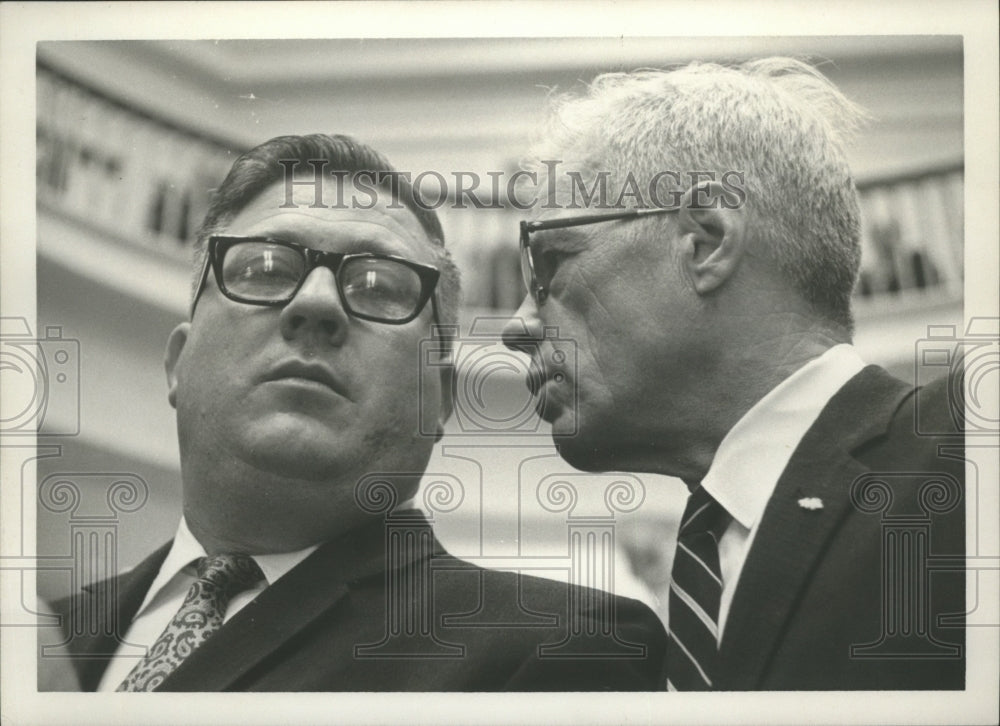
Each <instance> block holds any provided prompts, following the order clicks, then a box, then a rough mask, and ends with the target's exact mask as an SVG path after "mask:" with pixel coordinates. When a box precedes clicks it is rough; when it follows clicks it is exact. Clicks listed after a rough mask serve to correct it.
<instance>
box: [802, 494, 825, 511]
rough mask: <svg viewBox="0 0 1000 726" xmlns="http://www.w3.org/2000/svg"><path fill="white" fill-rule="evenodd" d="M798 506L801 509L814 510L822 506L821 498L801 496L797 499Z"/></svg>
mask: <svg viewBox="0 0 1000 726" xmlns="http://www.w3.org/2000/svg"><path fill="white" fill-rule="evenodd" d="M799 506H800V507H802V508H803V509H809V510H811V511H815V510H817V509H822V508H823V500H822V499H820V498H819V497H802V498H801V499H800V500H799Z"/></svg>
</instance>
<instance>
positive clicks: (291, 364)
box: [263, 360, 347, 398]
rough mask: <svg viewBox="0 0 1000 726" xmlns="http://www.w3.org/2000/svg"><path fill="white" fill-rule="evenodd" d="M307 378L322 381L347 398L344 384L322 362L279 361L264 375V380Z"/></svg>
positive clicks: (307, 379) (316, 381) (317, 381)
mask: <svg viewBox="0 0 1000 726" xmlns="http://www.w3.org/2000/svg"><path fill="white" fill-rule="evenodd" d="M296 379H298V380H306V381H313V382H315V383H320V384H322V385H324V386H326V387H327V388H329V389H330V390H332V391H333V392H334V393H336V394H337V395H339V396H343V397H344V398H347V391H346V390H345V389H344V386H343V384H342V383H341V382H340V380H339V379H338V378H337V376H335V375H334V374H333V371H331V370H330V369H329V368H327V367H326V366H325V365H323V364H322V363H316V362H306V361H301V360H290V361H285V362H284V363H279V364H278V365H276V366H275V367H274V368H272V369H271V370H269V371H268V372H267V374H265V375H264V377H263V381H264V382H269V381H282V380H296Z"/></svg>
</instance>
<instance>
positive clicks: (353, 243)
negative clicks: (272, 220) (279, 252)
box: [254, 230, 405, 254]
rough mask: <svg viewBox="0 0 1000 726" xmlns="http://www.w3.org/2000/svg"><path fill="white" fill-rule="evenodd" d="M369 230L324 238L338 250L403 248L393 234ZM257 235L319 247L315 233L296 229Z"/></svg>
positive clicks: (390, 250)
mask: <svg viewBox="0 0 1000 726" xmlns="http://www.w3.org/2000/svg"><path fill="white" fill-rule="evenodd" d="M371 232H372V231H371V230H366V231H359V232H357V233H352V234H343V233H341V234H337V235H330V236H329V237H328V238H326V239H327V240H328V241H329V243H330V244H332V245H334V246H335V247H336V251H338V252H348V253H350V252H382V253H385V254H400V253H401V252H402V251H404V250H405V245H404V244H402V243H399V242H396V241H395V240H396V239H397V238H396V237H395V236H393V237H391V238H390V237H388V236H385V235H379V234H372V233H371ZM254 236H259V237H266V238H268V239H275V240H279V241H282V242H295V243H296V244H300V245H303V246H305V247H310V248H313V249H319V247H318V246H317V244H316V242H317V237H316V234H315V233H314V232H313V233H309V232H301V231H298V230H280V231H273V232H261V233H260V234H259V235H254Z"/></svg>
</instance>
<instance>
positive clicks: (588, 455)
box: [504, 58, 965, 690]
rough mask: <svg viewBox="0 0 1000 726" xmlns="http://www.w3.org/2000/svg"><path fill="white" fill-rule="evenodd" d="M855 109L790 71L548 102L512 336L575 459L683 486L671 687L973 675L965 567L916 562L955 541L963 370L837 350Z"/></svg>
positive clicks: (678, 80)
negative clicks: (881, 363)
mask: <svg viewBox="0 0 1000 726" xmlns="http://www.w3.org/2000/svg"><path fill="white" fill-rule="evenodd" d="M862 116H863V114H862V113H861V112H860V110H859V109H857V108H856V107H855V106H854V105H853V104H852V103H851V102H850V101H849V100H848V99H847V98H845V96H844V95H843V94H842V93H840V92H839V91H838V90H837V89H836V88H835V87H834V86H833V85H832V84H831V83H830V82H829V81H828V80H827V79H826V78H824V77H823V76H822V75H821V74H820V73H819V72H818V71H816V70H815V69H814V68H812V67H811V66H809V65H807V64H805V63H803V62H800V61H797V60H792V59H787V58H770V59H765V60H758V61H751V62H747V63H744V64H743V65H741V66H738V67H724V66H721V65H716V64H703V63H693V64H691V65H689V66H687V67H684V68H680V69H678V70H675V71H672V72H660V71H644V72H637V73H616V74H608V75H603V76H601V77H599V78H597V79H596V80H595V81H594V82H593V83H592V84H591V85H590V86H589V88H588V90H587V91H586V92H585V93H584V94H582V95H576V96H572V95H570V96H562V97H556V98H555V99H554V102H553V109H552V118H551V123H550V124H549V125H548V127H547V133H546V134H545V135H544V137H543V139H542V141H540V142H539V143H538V145H537V146H536V147H535V148H534V149H533V151H532V154H531V156H530V157H529V159H530V160H529V162H528V164H527V169H526V176H530V177H531V178H532V179H533V180H534V182H536V186H535V187H534V189H533V193H534V195H535V200H536V202H537V203H536V206H535V209H536V212H537V216H536V217H535V218H533V219H532V220H530V221H524V222H522V223H521V252H522V270H523V272H524V277H525V283H526V285H527V287H528V291H529V294H528V296H527V297H526V299H525V301H524V303H523V304H522V306H521V308H520V309H519V310H518V312H517V315H516V316H515V317H514V318H513V319H512V320H511V322H510V323H509V324H508V326H507V328H506V330H505V333H504V336H505V342H506V343H507V344H508V346H510V347H512V348H515V349H521V350H523V351H524V352H526V353H529V354H531V355H532V356H533V370H534V371H535V374H533V375H532V376H531V379H530V380H529V386H530V387H531V389H532V390H533V391H534V392H535V393H537V394H538V399H539V400H538V409H539V412H540V415H541V416H542V417H543V418H545V419H546V420H547V421H549V422H551V424H552V434H553V438H554V440H555V442H556V443H557V445H558V447H559V450H560V453H561V455H562V456H563V457H564V458H565V459H566V460H567V461H568V462H569V463H571V464H573V465H575V466H577V467H579V468H581V469H584V470H588V471H595V470H598V471H600V470H627V471H637V472H653V473H658V474H665V475H669V476H674V477H678V478H680V479H681V480H683V481H684V482H685V484H687V487H688V489H689V491H690V495H689V497H688V504H687V508H686V510H685V512H684V514H683V516H682V517H681V524H680V526H679V530H678V533H677V544H676V547H675V548H674V549H673V552H674V555H673V560H672V572H671V582H670V594H669V604H668V638H669V640H668V655H667V659H666V662H665V665H664V672H663V680H662V682H661V685H662V686H664V687H666V688H667V689H669V690H758V689H759V690H779V689H781V690H784V689H789V690H809V689H820V690H827V689H958V688H962V687H963V685H964V659H963V642H964V619H963V615H962V614H963V613H964V612H965V603H964V577H963V574H962V572H961V569H960V568H961V565H960V564H958V565H955V566H954V567H953V568H952V569H951V570H950V571H947V570H944V571H937V572H934V573H933V576H932V577H930V579H929V582H928V579H927V578H928V577H929V575H928V572H927V569H926V562H927V560H926V558H927V553H928V552H933V553H935V554H940V555H944V556H948V557H951V558H954V559H952V562H959V563H960V562H961V559H960V558H961V557H962V555H963V553H964V511H963V510H964V507H963V506H961V504H962V496H963V488H964V485H963V481H964V479H963V474H964V465H963V461H962V455H961V447H962V441H963V439H962V435H961V427H962V422H961V420H959V419H960V418H961V416H953V415H952V414H950V413H949V409H948V406H947V404H948V400H947V396H948V393H949V391H951V392H955V391H960V390H961V379H960V378H957V379H955V380H950V381H942V382H940V383H939V384H937V385H931V386H928V387H926V388H924V389H921V390H918V391H914V390H913V389H912V386H909V385H907V384H905V383H903V382H902V381H899V380H896V379H895V378H893V377H892V376H890V375H889V374H888V373H886V372H885V371H884V370H882V369H880V368H878V367H877V366H867V365H865V363H864V362H863V361H862V359H861V357H860V356H859V354H858V352H857V351H856V350H855V348H854V347H853V346H852V345H851V340H852V333H853V319H852V313H851V294H852V290H853V286H854V282H855V279H856V277H857V274H858V267H859V261H860V222H859V206H858V200H857V194H856V191H855V188H854V184H853V180H852V177H851V172H850V169H849V168H848V164H847V161H846V158H845V153H844V145H845V143H846V140H847V139H848V137H849V135H850V133H851V132H852V130H853V129H854V127H855V126H857V124H858V122H859V121H860V120H861V119H862ZM553 330H558V338H559V339H563V340H566V339H569V340H573V341H576V343H577V345H578V358H577V367H576V369H575V372H574V371H569V372H567V371H560V375H558V376H557V375H555V374H554V373H553V372H552V371H550V370H547V369H546V361H547V360H549V359H550V358H551V353H552V351H551V350H549V347H550V346H551V345H553V343H552V342H551V341H552V340H553V336H552V335H551V331H553ZM949 384H950V385H949ZM917 409H919V415H920V417H921V421H922V422H923V423H924V424H925V425H924V426H921V427H920V432H921V433H919V434H918V427H917V426H916V424H915V420H916V419H915V416H916V412H917ZM953 410H954V409H953ZM926 432H932V433H933V435H924V434H925V433H926ZM949 444H950V445H951V448H950V449H948V448H945V447H946V445H949ZM885 502H892V507H893V508H892V509H891V510H887V511H889V513H890V514H891V515H892V516H896V517H897V520H894V521H901V520H898V516H902V517H903V518H904V519H905V518H906V517H910V519H908V520H906V521H907V522H910V524H912V525H913V527H914V529H912V531H908V533H907V534H906V536H904V537H901V538H897V537H896V535H897V534H898V532H896V531H895V530H892V528H891V527H888V525H886V522H887V521H888V520H886V519H883V518H882V517H880V516H878V512H880V511H882V509H879V507H880V506H881V505H882V504H883V503H885ZM886 506H888V504H886ZM664 539H665V540H666V539H667V536H666V533H665V534H664Z"/></svg>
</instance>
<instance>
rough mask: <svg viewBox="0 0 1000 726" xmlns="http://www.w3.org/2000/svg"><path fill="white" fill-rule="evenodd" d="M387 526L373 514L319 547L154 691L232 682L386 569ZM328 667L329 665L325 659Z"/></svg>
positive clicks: (210, 687) (230, 684) (223, 685)
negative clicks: (358, 583)
mask: <svg viewBox="0 0 1000 726" xmlns="http://www.w3.org/2000/svg"><path fill="white" fill-rule="evenodd" d="M414 521H415V523H416V524H417V525H418V526H421V525H422V526H429V525H427V522H426V520H425V519H423V518H422V517H421V518H420V519H419V520H414ZM385 531H386V530H385V522H384V521H383V520H382V519H375V520H372V521H371V522H369V523H367V524H366V525H364V526H363V527H361V528H360V529H358V530H355V531H353V532H349V533H348V534H346V535H344V536H343V537H341V538H338V539H337V540H333V541H331V542H328V543H326V544H324V545H322V546H320V547H319V549H317V550H316V551H315V552H313V553H312V554H311V555H309V557H307V558H306V559H305V560H303V561H302V562H301V563H299V564H298V565H297V566H296V567H294V568H292V570H290V571H289V572H288V573H287V574H285V576H284V577H282V578H280V579H279V580H277V581H276V582H275V583H274V584H273V585H271V586H270V587H268V588H266V589H265V590H264V591H263V592H262V593H261V594H260V595H258V596H257V597H256V598H255V599H254V600H253V601H252V602H251V603H249V604H248V605H247V606H246V607H244V608H243V609H242V610H240V612H239V613H237V614H236V615H235V616H234V617H233V618H232V619H231V620H230V621H228V622H227V623H226V625H225V627H223V628H222V629H221V630H219V632H217V633H216V634H215V635H213V636H212V638H211V639H210V640H208V641H207V642H206V643H205V644H204V645H202V646H201V647H200V648H199V649H198V650H196V651H195V652H194V653H192V654H191V655H190V656H189V657H188V658H187V659H186V660H185V661H184V662H183V663H182V664H181V665H180V666H178V668H177V670H175V671H174V672H173V673H172V674H171V675H170V676H169V677H167V679H166V680H164V682H163V683H162V684H161V685H160V688H159V689H157V690H159V691H222V690H226V689H229V688H231V687H233V686H234V684H236V683H237V681H238V680H239V679H240V678H242V677H243V676H244V675H246V674H247V673H248V672H250V670H251V669H252V668H254V667H255V666H256V665H257V664H259V663H260V662H261V661H263V660H264V659H265V658H267V657H268V656H269V655H270V654H271V653H273V652H275V651H276V650H277V649H278V648H280V647H281V646H282V645H283V644H284V643H286V642H287V641H288V640H289V639H291V638H292V637H294V636H295V635H296V634H297V633H299V632H300V631H302V630H303V629H304V628H306V627H307V626H308V625H309V624H310V623H312V622H313V621H315V620H316V619H317V618H318V617H320V616H321V615H323V614H324V613H326V612H328V611H329V610H330V609H331V608H333V607H334V606H335V605H336V604H337V603H338V602H339V601H340V600H341V599H342V598H343V597H344V596H345V595H347V594H348V592H349V591H350V587H351V583H353V582H355V581H358V580H363V579H366V578H370V577H372V576H374V575H376V574H378V573H380V572H385V569H386V557H385ZM435 544H436V542H435ZM348 665H349V663H348V662H345V663H344V664H343V666H344V667H347V666H348ZM326 667H327V668H328V669H329V664H327V666H326Z"/></svg>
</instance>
